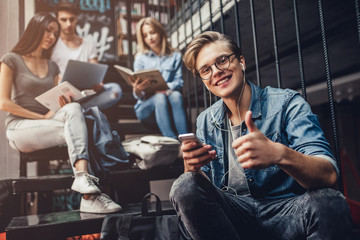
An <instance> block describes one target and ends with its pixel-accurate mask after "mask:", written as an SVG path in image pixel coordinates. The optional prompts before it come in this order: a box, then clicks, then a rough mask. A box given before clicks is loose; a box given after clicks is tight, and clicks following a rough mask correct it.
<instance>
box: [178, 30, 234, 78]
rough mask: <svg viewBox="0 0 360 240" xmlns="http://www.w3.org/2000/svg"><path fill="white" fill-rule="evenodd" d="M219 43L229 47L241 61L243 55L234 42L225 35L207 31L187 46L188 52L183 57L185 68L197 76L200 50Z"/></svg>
mask: <svg viewBox="0 0 360 240" xmlns="http://www.w3.org/2000/svg"><path fill="white" fill-rule="evenodd" d="M217 41H221V42H223V43H224V44H225V45H227V46H228V47H229V49H230V50H231V51H232V52H233V53H235V56H236V57H237V58H238V59H239V58H240V55H241V50H240V48H239V47H238V46H237V45H236V43H235V42H234V40H233V39H232V38H231V37H229V36H227V35H225V34H221V33H218V32H214V31H206V32H203V33H202V34H200V35H198V36H197V37H195V38H194V39H193V40H192V41H191V42H190V43H189V45H188V46H187V48H186V52H185V54H184V57H183V61H184V64H185V66H186V67H187V68H188V69H189V70H190V71H191V72H192V73H193V74H194V75H195V76H196V75H197V69H196V59H197V56H198V54H199V52H200V50H201V49H202V48H203V47H204V46H205V45H207V44H209V43H214V42H217Z"/></svg>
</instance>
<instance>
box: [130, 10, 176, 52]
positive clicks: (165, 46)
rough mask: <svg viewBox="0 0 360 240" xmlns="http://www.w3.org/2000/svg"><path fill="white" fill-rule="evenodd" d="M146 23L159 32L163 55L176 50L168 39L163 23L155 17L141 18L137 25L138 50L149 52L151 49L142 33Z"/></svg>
mask: <svg viewBox="0 0 360 240" xmlns="http://www.w3.org/2000/svg"><path fill="white" fill-rule="evenodd" d="M144 25H149V26H150V27H152V28H153V29H154V31H155V32H157V33H158V34H159V35H160V43H161V51H160V54H161V55H162V56H165V55H170V54H171V53H172V52H174V50H175V49H173V48H172V47H171V45H170V43H169V42H168V40H167V34H166V31H165V29H164V27H163V26H162V25H161V23H160V22H159V21H158V20H156V19H155V18H153V17H146V18H142V19H140V21H139V22H138V23H137V25H136V38H137V51H138V53H147V52H149V51H150V50H151V48H150V47H149V46H148V45H147V44H146V43H145V41H144V37H143V34H142V27H143V26H144Z"/></svg>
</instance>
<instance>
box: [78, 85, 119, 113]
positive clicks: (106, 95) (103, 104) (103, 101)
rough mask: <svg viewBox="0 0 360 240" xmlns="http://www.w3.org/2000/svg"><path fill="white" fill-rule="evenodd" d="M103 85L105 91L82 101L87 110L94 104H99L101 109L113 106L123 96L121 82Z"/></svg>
mask: <svg viewBox="0 0 360 240" xmlns="http://www.w3.org/2000/svg"><path fill="white" fill-rule="evenodd" d="M103 87H104V90H103V91H101V92H100V93H98V94H96V95H95V96H93V97H91V98H90V99H89V100H87V101H85V102H83V103H81V106H82V107H83V108H84V109H85V110H86V109H88V108H90V107H94V106H98V108H99V109H100V110H104V109H107V108H109V107H111V106H113V105H114V104H116V103H117V102H118V101H119V100H120V98H121V96H122V90H121V87H120V86H119V84H117V83H105V84H104V86H103Z"/></svg>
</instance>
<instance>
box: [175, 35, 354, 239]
mask: <svg viewBox="0 0 360 240" xmlns="http://www.w3.org/2000/svg"><path fill="white" fill-rule="evenodd" d="M184 62H185V64H186V66H187V67H188V68H189V69H190V70H191V71H192V72H193V73H194V75H196V76H197V77H198V78H200V79H202V81H203V83H204V84H205V86H206V87H207V88H208V89H209V91H211V92H212V93H213V94H215V95H216V96H219V97H220V98H221V99H220V100H219V101H217V102H216V103H215V104H213V105H212V106H211V107H209V108H208V109H206V110H205V111H203V112H202V113H201V114H200V116H199V117H198V119H197V132H196V134H197V136H198V137H199V138H200V140H201V141H202V142H203V143H204V145H202V146H200V145H199V144H197V143H196V142H188V143H184V144H183V145H182V147H181V150H182V152H183V158H184V166H185V173H184V174H182V175H181V176H180V177H179V178H178V179H177V180H176V181H175V183H174V184H173V186H172V189H171V192H170V198H171V200H172V202H173V204H174V207H175V210H176V211H177V213H178V215H179V216H180V217H181V220H182V222H183V223H184V225H185V227H186V229H187V230H188V232H189V234H190V236H191V237H192V238H193V239H206V240H209V239H227V240H228V239H287V240H288V239H346V238H347V235H348V234H349V233H350V232H351V231H350V225H351V217H350V211H349V208H348V205H347V203H346V200H345V198H344V196H343V195H342V194H341V193H340V192H338V191H336V190H334V189H333V188H334V187H335V186H336V183H337V176H338V171H339V170H338V168H337V166H336V162H335V161H334V157H333V155H332V152H331V149H330V145H329V144H328V142H327V141H326V139H325V137H324V134H323V132H322V130H321V128H320V124H319V122H318V119H317V116H316V115H314V114H313V113H312V112H311V109H310V106H309V105H308V104H307V103H306V102H305V100H304V99H303V98H302V97H301V96H300V95H299V94H298V93H297V92H295V91H292V90H283V89H275V88H271V87H266V88H265V89H261V88H260V87H257V86H255V85H254V84H252V83H251V82H248V81H246V80H245V69H246V65H245V59H244V57H243V56H242V55H241V53H240V49H239V47H238V46H237V45H236V44H235V43H234V41H233V40H232V39H231V38H229V37H228V36H226V35H223V34H220V33H216V32H205V33H203V34H201V35H199V36H198V37H196V38H195V39H194V40H193V41H192V42H191V43H190V44H189V45H188V47H187V51H186V53H185V55H184Z"/></svg>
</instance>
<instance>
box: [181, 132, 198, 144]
mask: <svg viewBox="0 0 360 240" xmlns="http://www.w3.org/2000/svg"><path fill="white" fill-rule="evenodd" d="M178 138H179V140H180V141H181V142H182V143H188V142H197V143H198V144H199V145H201V146H202V145H203V143H202V142H201V141H200V139H199V138H198V137H197V136H196V135H195V134H194V133H184V134H180V135H179V136H178Z"/></svg>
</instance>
